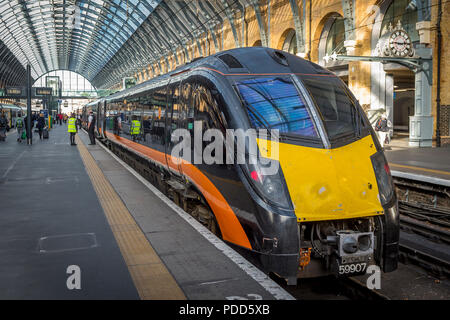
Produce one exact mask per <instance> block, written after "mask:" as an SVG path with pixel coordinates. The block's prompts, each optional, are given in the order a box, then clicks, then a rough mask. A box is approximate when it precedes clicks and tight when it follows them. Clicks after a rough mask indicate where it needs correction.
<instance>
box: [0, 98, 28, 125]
mask: <svg viewBox="0 0 450 320" xmlns="http://www.w3.org/2000/svg"><path fill="white" fill-rule="evenodd" d="M0 114H4V115H5V116H6V118H7V119H8V126H9V128H14V127H15V126H16V119H17V118H18V117H23V116H24V115H25V114H26V111H25V110H24V109H23V108H21V107H18V106H16V105H13V104H7V103H0Z"/></svg>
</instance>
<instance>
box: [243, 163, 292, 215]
mask: <svg viewBox="0 0 450 320" xmlns="http://www.w3.org/2000/svg"><path fill="white" fill-rule="evenodd" d="M243 167H245V169H246V171H247V174H248V176H249V178H250V179H248V180H249V181H250V182H251V185H252V186H253V187H254V188H255V189H256V191H257V193H258V194H259V195H260V196H261V197H262V198H263V199H264V201H266V202H269V203H270V204H271V205H274V206H277V207H281V208H284V209H292V203H291V200H290V197H289V193H288V191H287V187H286V184H285V183H284V178H283V174H282V172H281V167H280V164H279V162H278V161H275V160H269V159H263V161H262V162H261V161H258V163H257V164H247V165H244V166H243Z"/></svg>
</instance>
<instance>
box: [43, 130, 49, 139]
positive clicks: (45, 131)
mask: <svg viewBox="0 0 450 320" xmlns="http://www.w3.org/2000/svg"><path fill="white" fill-rule="evenodd" d="M42 137H43V138H44V139H48V129H47V128H44V130H43V131H42Z"/></svg>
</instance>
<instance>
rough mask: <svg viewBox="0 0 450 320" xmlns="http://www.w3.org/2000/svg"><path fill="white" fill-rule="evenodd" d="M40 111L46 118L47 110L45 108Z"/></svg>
mask: <svg viewBox="0 0 450 320" xmlns="http://www.w3.org/2000/svg"><path fill="white" fill-rule="evenodd" d="M40 113H43V114H44V118H48V110H47V109H42V110H41V111H40Z"/></svg>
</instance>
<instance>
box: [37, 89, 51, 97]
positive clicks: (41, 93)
mask: <svg viewBox="0 0 450 320" xmlns="http://www.w3.org/2000/svg"><path fill="white" fill-rule="evenodd" d="M35 89H36V96H51V95H52V93H53V89H52V88H35Z"/></svg>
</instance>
